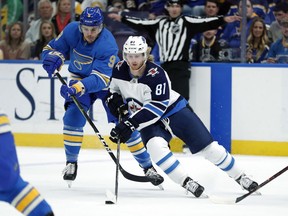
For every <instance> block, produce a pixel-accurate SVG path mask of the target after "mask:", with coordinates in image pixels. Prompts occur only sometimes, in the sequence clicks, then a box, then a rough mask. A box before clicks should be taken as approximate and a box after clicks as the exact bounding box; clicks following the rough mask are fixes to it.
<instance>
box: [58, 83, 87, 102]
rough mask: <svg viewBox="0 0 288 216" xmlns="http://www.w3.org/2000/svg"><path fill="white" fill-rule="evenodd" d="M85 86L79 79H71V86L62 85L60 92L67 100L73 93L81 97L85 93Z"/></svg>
mask: <svg viewBox="0 0 288 216" xmlns="http://www.w3.org/2000/svg"><path fill="white" fill-rule="evenodd" d="M84 92H85V87H84V85H83V83H82V82H80V81H77V80H71V81H70V83H69V86H67V85H62V86H61V89H60V94H61V96H62V97H63V98H65V99H66V100H68V99H70V96H71V95H74V96H76V97H80V96H82V95H83V94H84Z"/></svg>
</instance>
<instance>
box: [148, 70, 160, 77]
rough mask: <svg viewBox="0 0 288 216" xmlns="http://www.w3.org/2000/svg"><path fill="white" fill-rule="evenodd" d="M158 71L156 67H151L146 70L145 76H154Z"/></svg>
mask: <svg viewBox="0 0 288 216" xmlns="http://www.w3.org/2000/svg"><path fill="white" fill-rule="evenodd" d="M158 73H159V71H158V70H157V68H151V69H150V70H149V71H148V74H147V75H146V76H151V77H154V76H156V74H158Z"/></svg>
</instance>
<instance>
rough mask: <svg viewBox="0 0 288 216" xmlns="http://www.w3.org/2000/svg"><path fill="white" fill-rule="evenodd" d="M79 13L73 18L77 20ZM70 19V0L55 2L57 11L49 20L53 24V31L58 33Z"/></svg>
mask: <svg viewBox="0 0 288 216" xmlns="http://www.w3.org/2000/svg"><path fill="white" fill-rule="evenodd" d="M79 18H80V16H79V14H75V18H74V19H75V20H76V21H78V20H79ZM71 21H72V19H71V0H59V1H58V2H57V13H56V15H55V16H53V17H52V19H51V22H52V23H53V24H54V26H55V33H56V35H59V34H60V33H61V32H62V30H63V29H64V28H65V26H66V25H68V23H70V22H71Z"/></svg>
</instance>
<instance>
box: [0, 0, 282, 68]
mask: <svg viewBox="0 0 288 216" xmlns="http://www.w3.org/2000/svg"><path fill="white" fill-rule="evenodd" d="M33 2H35V1H29V3H30V5H31V4H33ZM73 2H75V5H72V1H71V0H51V1H50V0H40V1H38V4H37V7H33V8H37V12H35V11H33V10H31V11H30V15H31V17H33V16H32V15H34V14H37V19H35V20H32V21H31V22H29V27H28V29H27V31H26V32H25V31H24V28H23V24H22V22H21V21H23V20H21V19H20V21H16V22H13V23H11V24H9V25H7V27H6V31H5V37H2V40H1V41H0V59H5V60H6V59H17V60H18V59H26V60H29V59H33V60H40V59H41V55H40V54H41V51H42V48H43V47H44V46H45V45H46V44H47V43H48V42H49V41H50V40H52V39H53V38H55V37H57V35H59V34H60V33H61V31H62V30H63V29H64V28H65V26H66V25H67V24H69V23H70V22H71V21H78V20H79V16H80V14H81V12H82V11H83V10H84V9H85V8H86V7H94V6H98V7H100V8H101V9H102V11H103V12H104V13H105V20H104V23H105V24H106V27H107V28H108V29H109V30H111V32H112V33H113V35H114V36H115V38H116V40H118V42H119V43H118V45H119V49H120V50H121V49H122V47H121V41H120V40H123V38H122V39H121V38H120V36H122V37H126V38H128V36H129V35H137V34H141V35H143V34H145V33H144V32H141V31H140V32H139V31H138V30H137V31H136V30H134V29H131V28H130V27H128V26H127V25H125V24H123V23H119V22H115V21H113V20H112V19H111V18H109V16H108V15H107V14H109V13H116V14H122V15H123V14H125V15H128V16H134V17H139V18H147V19H150V20H151V19H152V20H153V19H157V18H158V17H162V16H167V10H166V9H167V8H166V0H153V1H152V0H78V1H73ZM182 3H183V7H182V14H183V15H189V16H202V17H213V16H218V15H223V16H226V15H240V16H241V17H243V14H242V0H241V1H239V0H183V1H182ZM29 8H30V7H29ZM73 8H74V9H75V10H74V9H73ZM72 11H73V12H72ZM245 11H246V15H245V17H246V18H247V19H246V20H247V22H246V29H245V32H246V41H247V43H246V62H248V63H288V0H247V1H246V10H245ZM29 17H30V16H29ZM241 31H242V22H241V21H235V22H233V23H227V24H226V25H224V26H221V27H219V28H218V29H214V30H209V31H205V32H203V33H201V34H197V35H196V36H195V37H194V38H193V39H192V40H191V49H190V60H191V61H196V62H239V61H240V53H241ZM122 33H123V34H122ZM121 34H122V35H121ZM144 36H147V35H144ZM118 38H119V39H118ZM148 41H149V38H148ZM149 45H151V46H152V47H154V50H157V49H155V48H157V44H155V41H153V40H151V41H150V42H149ZM153 54H154V55H155V59H156V60H157V59H158V58H157V56H156V55H157V52H153ZM120 57H121V56H120Z"/></svg>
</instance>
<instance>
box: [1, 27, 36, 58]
mask: <svg viewBox="0 0 288 216" xmlns="http://www.w3.org/2000/svg"><path fill="white" fill-rule="evenodd" d="M0 49H2V50H3V53H4V59H29V58H30V55H31V52H30V44H29V43H28V42H26V41H24V32H23V25H22V23H21V22H15V23H12V24H11V26H10V27H9V28H8V35H7V38H6V39H5V40H2V41H0Z"/></svg>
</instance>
